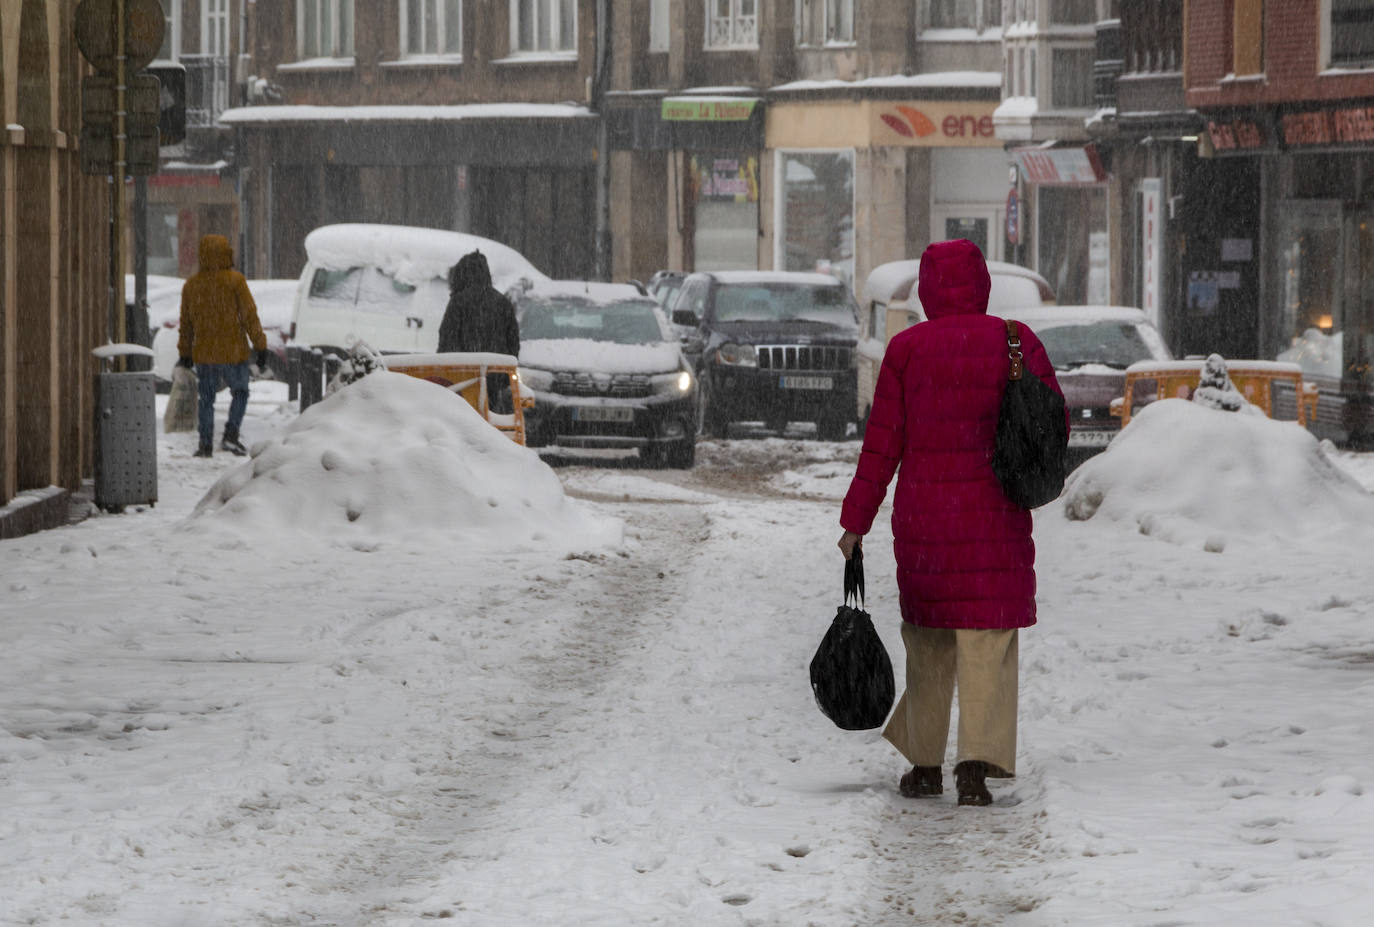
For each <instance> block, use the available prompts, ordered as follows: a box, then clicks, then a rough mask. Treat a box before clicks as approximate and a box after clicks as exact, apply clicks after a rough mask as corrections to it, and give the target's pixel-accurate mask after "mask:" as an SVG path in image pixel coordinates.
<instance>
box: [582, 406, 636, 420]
mask: <svg viewBox="0 0 1374 927" xmlns="http://www.w3.org/2000/svg"><path fill="white" fill-rule="evenodd" d="M572 417H573V421H575V422H633V421H634V420H635V410H634V409H632V408H630V407H629V406H573V410H572Z"/></svg>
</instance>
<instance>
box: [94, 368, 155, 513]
mask: <svg viewBox="0 0 1374 927" xmlns="http://www.w3.org/2000/svg"><path fill="white" fill-rule="evenodd" d="M92 353H93V354H95V356H96V357H98V358H100V360H101V368H102V369H101V372H100V373H99V374H97V375H96V390H95V504H96V505H97V506H99V507H100V508H102V509H104V510H105V511H107V512H122V511H124V507H125V506H126V505H154V504H156V503H157V400H156V396H157V386H156V383H155V378H154V376H153V374H152V372H151V371H149V372H141V371H138V372H128V373H116V372H112V371H110V370H109V369H108V368H109V366H110V362H111V361H113V360H114V359H115V358H116V357H120V356H126V357H127V356H131V355H132V356H135V357H139V356H142V357H151V356H152V353H153V352H152V351H151V350H150V349H148V348H145V347H143V346H142V345H137V344H107V345H103V346H101V347H99V348H96V349H95V350H94V351H93V352H92Z"/></svg>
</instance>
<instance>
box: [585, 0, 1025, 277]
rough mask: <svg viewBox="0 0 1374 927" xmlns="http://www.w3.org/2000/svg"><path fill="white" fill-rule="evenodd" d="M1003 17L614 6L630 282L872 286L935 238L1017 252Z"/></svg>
mask: <svg viewBox="0 0 1374 927" xmlns="http://www.w3.org/2000/svg"><path fill="white" fill-rule="evenodd" d="M1002 6H1003V5H1002V3H1001V2H1000V0H974V2H967V0H963V2H946V0H935V2H921V3H911V2H907V0H871V2H862V3H860V2H856V0H802V2H797V0H731V2H724V0H722V2H714V3H706V2H687V3H670V2H668V0H649V2H647V3H643V2H631V0H615V2H614V3H612V5H611V7H612V29H611V35H612V43H613V44H612V50H611V69H610V82H609V89H608V91H607V93H606V95H605V99H604V103H603V107H602V109H603V111H604V113H605V120H606V126H607V147H608V149H609V151H610V165H611V171H610V173H611V183H610V204H609V205H610V218H609V225H610V229H611V240H612V242H613V255H612V262H611V273H612V276H614V277H615V278H616V279H625V278H639V279H644V278H646V277H647V276H648V275H649V274H652V273H653V272H654V271H655V270H658V269H662V268H668V269H677V270H708V269H726V268H744V269H777V270H808V271H810V270H823V271H828V272H831V273H834V274H836V275H837V276H839V277H840V278H841V279H843V280H845V281H847V282H849V283H850V284H851V285H852V286H854V288H855V289H856V291H857V290H860V289H861V288H862V285H863V282H864V279H865V278H866V276H867V273H868V271H869V270H871V269H872V268H873V267H875V266H877V265H878V264H881V263H884V262H886V261H890V260H897V259H901V258H906V257H913V256H918V255H919V254H920V253H921V251H922V250H924V248H925V246H926V245H927V244H928V243H929V242H930V241H932V240H938V239H941V238H946V237H951V236H959V237H968V238H971V239H974V240H975V241H978V242H979V244H980V245H982V246H983V247H984V250H985V252H986V253H987V254H988V256H989V257H993V258H1000V257H1003V256H1007V255H1006V249H1005V235H1004V234H1003V228H1004V225H1005V209H1006V198H1007V192H1008V164H1009V162H1008V159H1007V155H1006V152H1005V151H1004V150H1003V148H1002V144H1001V142H1000V141H998V139H997V138H996V136H995V133H994V131H993V126H992V116H993V112H994V110H995V109H996V108H997V105H998V101H999V100H1000V97H1001V47H1002Z"/></svg>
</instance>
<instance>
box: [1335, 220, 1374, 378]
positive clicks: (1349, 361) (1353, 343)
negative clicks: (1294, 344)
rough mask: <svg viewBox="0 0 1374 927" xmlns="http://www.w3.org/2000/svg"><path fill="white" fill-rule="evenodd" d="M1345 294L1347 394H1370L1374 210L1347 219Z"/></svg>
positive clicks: (1373, 339) (1344, 372)
mask: <svg viewBox="0 0 1374 927" xmlns="http://www.w3.org/2000/svg"><path fill="white" fill-rule="evenodd" d="M1345 241H1346V251H1345V267H1346V273H1345V294H1344V297H1345V298H1344V310H1345V311H1344V313H1343V318H1342V320H1341V323H1342V324H1341V331H1342V333H1343V334H1342V337H1341V349H1342V350H1341V355H1342V356H1341V362H1342V370H1341V375H1342V377H1343V379H1344V380H1345V387H1346V389H1347V391H1349V390H1358V391H1360V392H1368V391H1369V390H1370V389H1371V387H1374V383H1371V382H1370V377H1371V370H1370V365H1371V361H1374V207H1370V206H1359V207H1353V208H1351V209H1349V210H1348V211H1347V214H1346V217H1345Z"/></svg>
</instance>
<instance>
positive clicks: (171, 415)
mask: <svg viewBox="0 0 1374 927" xmlns="http://www.w3.org/2000/svg"><path fill="white" fill-rule="evenodd" d="M199 401H200V400H199V397H198V395H197V392H196V372H195V371H194V370H192V369H191V368H190V367H183V366H181V365H180V364H178V365H177V366H176V367H174V368H173V369H172V391H171V393H170V394H169V395H168V396H167V410H166V411H165V412H163V413H162V430H163V431H164V432H166V433H167V434H171V433H172V432H175V431H195V430H196V405H197V403H198V402H199Z"/></svg>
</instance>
